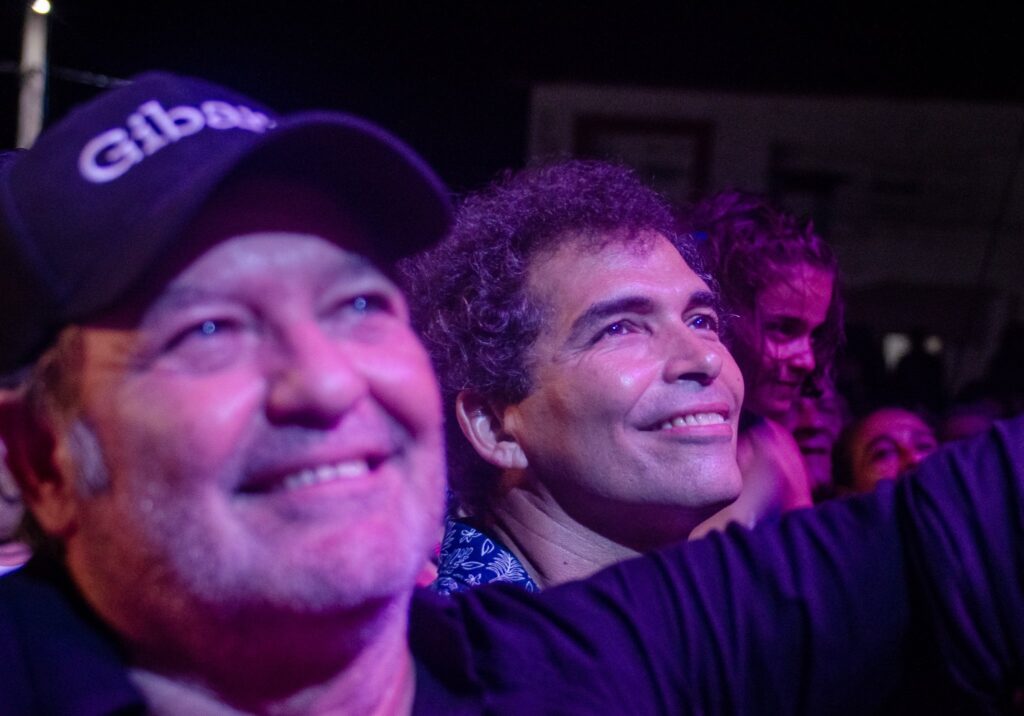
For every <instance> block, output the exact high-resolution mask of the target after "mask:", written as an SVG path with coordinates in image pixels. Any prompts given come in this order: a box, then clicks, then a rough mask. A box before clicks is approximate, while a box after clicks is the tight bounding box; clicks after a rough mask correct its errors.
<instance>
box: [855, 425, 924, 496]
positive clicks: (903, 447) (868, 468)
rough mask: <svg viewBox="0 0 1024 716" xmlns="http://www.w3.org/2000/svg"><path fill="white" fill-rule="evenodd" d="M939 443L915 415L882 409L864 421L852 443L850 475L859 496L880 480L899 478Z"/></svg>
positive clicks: (871, 488) (857, 429) (856, 431)
mask: <svg viewBox="0 0 1024 716" xmlns="http://www.w3.org/2000/svg"><path fill="white" fill-rule="evenodd" d="M938 445H939V443H938V440H936V438H935V432H934V431H933V430H932V429H931V427H930V426H929V425H928V424H927V423H925V422H924V420H922V419H921V417H920V416H918V415H917V414H915V413H912V412H910V411H908V410H903V409H902V408H882V409H881V410H876V411H875V412H873V413H871V414H870V415H868V416H867V417H865V418H863V419H862V420H861V421H860V422H859V423H858V424H857V426H856V427H855V428H854V429H853V433H852V434H851V435H850V442H849V450H848V455H849V460H850V468H851V470H850V473H851V477H852V483H853V488H854V490H856V491H857V492H869V491H871V490H873V489H874V488H875V485H877V484H878V481H879V480H884V479H889V478H895V477H899V476H900V475H902V474H904V473H905V472H907V471H908V470H910V469H911V468H913V467H915V466H916V465H917V464H918V463H919V462H921V460H923V459H924V458H926V457H927V456H928V455H930V454H932V453H933V452H935V450H936V448H937V447H938Z"/></svg>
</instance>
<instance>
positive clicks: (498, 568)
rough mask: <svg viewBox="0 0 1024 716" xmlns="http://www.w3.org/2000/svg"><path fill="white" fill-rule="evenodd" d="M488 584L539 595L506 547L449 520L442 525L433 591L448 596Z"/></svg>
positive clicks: (464, 524)
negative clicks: (518, 588)
mask: <svg viewBox="0 0 1024 716" xmlns="http://www.w3.org/2000/svg"><path fill="white" fill-rule="evenodd" d="M489 582H508V583H510V584H515V585H516V586H519V587H522V588H523V589H525V590H526V591H527V592H539V591H540V587H538V586H537V583H536V582H534V581H533V580H532V579H531V578H530V575H529V574H527V573H526V569H525V568H524V567H523V564H522V562H520V561H519V559H518V558H517V557H516V556H515V555H514V554H512V552H511V551H509V549H508V548H507V547H506V546H505V545H503V544H502V543H501V542H499V541H498V540H496V539H494V538H493V537H488V536H487V535H486V534H484V533H483V532H481V531H480V530H478V529H477V528H476V527H473V526H472V525H470V524H468V523H466V522H461V521H459V520H455V519H452V518H450V517H449V518H448V519H446V520H445V523H444V539H442V540H441V554H440V557H439V558H438V565H437V580H436V581H435V582H434V584H433V585H432V588H433V589H434V591H435V592H437V593H438V594H441V595H444V596H448V595H449V594H454V593H455V592H465V591H467V590H469V589H472V588H473V587H479V586H480V585H481V584H487V583H489Z"/></svg>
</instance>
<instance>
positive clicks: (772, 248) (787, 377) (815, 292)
mask: <svg viewBox="0 0 1024 716" xmlns="http://www.w3.org/2000/svg"><path fill="white" fill-rule="evenodd" d="M685 221H686V223H687V225H688V226H689V227H690V228H691V229H692V230H693V232H694V234H695V236H696V238H697V239H698V246H699V247H700V250H701V254H702V256H703V258H704V260H705V265H706V266H707V267H708V270H709V271H710V273H711V275H712V276H713V277H714V278H715V279H716V280H717V281H718V283H719V285H720V287H721V292H722V298H723V303H724V307H725V310H727V311H728V312H729V313H730V314H732V320H731V321H730V322H729V324H728V327H729V328H728V332H727V334H726V336H725V340H726V344H727V345H728V346H729V348H730V350H731V351H732V353H733V355H734V356H735V357H736V361H737V363H739V366H740V369H741V370H742V371H743V379H744V382H745V384H746V399H745V402H744V405H743V411H744V420H743V423H742V424H741V428H740V440H739V445H738V449H737V450H738V459H739V462H740V468H741V470H742V472H743V492H742V494H741V495H740V498H739V499H738V500H737V501H736V502H734V503H733V504H732V505H730V506H729V507H728V508H726V509H724V510H722V512H721V513H719V514H717V515H715V516H714V517H713V518H712V519H711V520H710V521H709V522H708V523H707V524H705V525H703V526H702V527H701V529H700V530H699V531H700V532H706V531H707V530H708V529H712V528H717V527H722V526H724V525H725V524H727V523H728V522H730V521H733V520H735V521H739V522H740V523H742V524H746V525H751V524H754V523H756V522H757V521H759V520H760V519H763V518H764V517H765V516H769V515H774V514H778V513H780V512H783V511H786V510H789V509H794V508H797V507H804V506H808V505H810V504H811V490H810V480H809V478H808V477H807V474H806V469H805V467H804V463H803V458H802V456H801V454H800V451H799V448H798V447H797V445H796V443H795V442H794V440H793V437H792V435H791V434H790V433H789V432H788V431H787V430H786V429H785V428H784V427H783V426H782V425H781V422H782V421H784V420H785V418H786V415H787V413H789V411H790V408H791V407H792V405H793V403H794V401H796V400H797V398H798V397H799V396H800V395H801V393H802V392H803V391H804V390H806V389H807V388H808V386H811V387H812V388H814V389H820V388H817V387H816V386H817V383H819V382H821V381H822V380H823V378H824V376H826V375H828V374H829V372H830V368H831V365H832V360H833V357H834V355H835V351H836V348H837V346H838V345H839V343H840V342H841V338H842V301H841V298H840V295H839V288H838V280H837V279H838V267H837V263H836V259H835V256H834V254H833V253H832V251H831V249H829V247H828V245H827V244H826V243H825V242H824V240H823V239H822V238H821V236H819V235H818V233H817V232H816V231H815V230H814V226H813V224H811V222H809V221H801V220H798V219H797V218H795V217H793V216H791V215H790V214H787V213H785V212H782V211H779V210H778V209H776V208H775V207H773V206H772V205H771V204H769V203H768V202H767V201H766V200H765V199H764V198H763V197H760V196H757V195H754V194H748V193H744V192H740V191H733V190H727V191H723V192H721V193H718V194H716V195H714V196H711V197H709V198H707V199H705V200H702V201H700V202H698V203H697V204H696V205H694V206H693V207H690V209H689V210H688V212H687V213H686V217H685Z"/></svg>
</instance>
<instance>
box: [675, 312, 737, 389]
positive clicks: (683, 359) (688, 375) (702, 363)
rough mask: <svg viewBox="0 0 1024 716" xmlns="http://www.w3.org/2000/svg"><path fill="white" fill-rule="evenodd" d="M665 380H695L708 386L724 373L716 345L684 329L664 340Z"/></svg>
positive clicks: (720, 349) (714, 342) (719, 344)
mask: <svg viewBox="0 0 1024 716" xmlns="http://www.w3.org/2000/svg"><path fill="white" fill-rule="evenodd" d="M665 350H666V359H665V380H666V382H669V383H674V382H676V381H680V380H692V381H695V382H697V383H700V384H701V385H708V384H709V383H711V382H713V381H714V380H715V378H717V377H718V375H719V374H720V373H721V372H722V361H723V358H722V352H723V351H724V350H725V347H724V346H723V345H722V344H721V343H718V342H717V341H710V340H706V339H705V338H702V337H700V336H698V335H697V334H696V333H694V331H693V329H691V328H689V327H686V326H683V327H682V328H680V329H679V330H674V331H672V332H671V334H670V335H668V336H666V337H665Z"/></svg>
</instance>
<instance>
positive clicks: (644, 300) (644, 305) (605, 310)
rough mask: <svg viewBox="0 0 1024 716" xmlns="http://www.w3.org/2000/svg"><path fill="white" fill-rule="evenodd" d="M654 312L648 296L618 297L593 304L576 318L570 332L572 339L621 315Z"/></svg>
mask: <svg viewBox="0 0 1024 716" xmlns="http://www.w3.org/2000/svg"><path fill="white" fill-rule="evenodd" d="M652 311H654V301H652V300H651V299H650V298H648V297H646V296H616V297H615V298H609V299H606V300H604V301H598V302H597V303H592V304H591V305H590V306H589V307H588V308H587V310H585V311H584V312H583V313H581V314H580V315H579V316H577V317H576V320H575V321H573V322H572V328H571V330H570V331H569V335H570V337H576V336H577V335H579V334H580V333H583V332H586V331H587V329H589V328H590V327H591V326H593V325H594V324H596V323H600V322H602V321H604V320H607V319H608V318H611V317H612V316H614V315H617V314H620V313H639V314H647V313H651V312H652Z"/></svg>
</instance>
